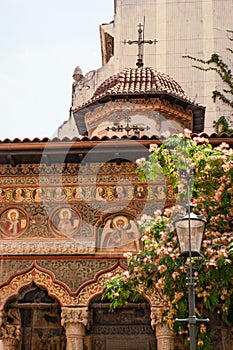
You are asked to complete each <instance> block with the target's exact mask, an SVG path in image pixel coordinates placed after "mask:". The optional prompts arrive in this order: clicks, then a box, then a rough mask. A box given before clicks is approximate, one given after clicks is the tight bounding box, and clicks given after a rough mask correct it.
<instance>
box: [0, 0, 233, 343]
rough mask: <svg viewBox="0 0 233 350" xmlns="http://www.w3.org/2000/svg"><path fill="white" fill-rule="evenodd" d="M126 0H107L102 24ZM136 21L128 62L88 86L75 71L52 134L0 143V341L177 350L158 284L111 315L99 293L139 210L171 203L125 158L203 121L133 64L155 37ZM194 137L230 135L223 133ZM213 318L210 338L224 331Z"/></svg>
mask: <svg viewBox="0 0 233 350" xmlns="http://www.w3.org/2000/svg"><path fill="white" fill-rule="evenodd" d="M131 2H132V1H131ZM131 2H130V1H129V0H127V1H123V0H121V1H115V15H116V23H115V24H114V25H113V27H114V26H116V27H117V21H119V20H120V18H121V17H122V20H123V19H124V14H123V13H122V9H123V5H124V3H125V4H127V6H129V5H130V3H131ZM137 3H142V1H140V2H139V1H138V2H137ZM150 3H153V1H150ZM158 3H159V2H158ZM146 23H147V22H142V23H141V22H140V21H138V22H137V23H135V25H133V34H134V36H135V37H136V38H135V45H134V49H133V51H132V52H134V62H132V64H130V65H129V66H128V68H125V67H124V68H123V67H119V70H118V71H116V72H115V71H114V72H113V74H109V75H108V76H107V77H106V78H105V79H103V81H102V82H101V83H100V84H99V85H98V86H97V87H96V88H95V89H94V91H93V93H92V94H91V96H87V95H85V93H86V91H88V94H89V90H91V79H90V82H88V79H87V77H85V76H83V74H82V71H81V69H80V68H79V67H77V68H76V69H75V72H74V84H73V86H72V105H71V110H70V119H69V120H68V121H66V122H65V123H64V124H63V125H62V126H61V128H60V130H59V131H58V137H55V138H53V139H47V138H44V139H37V138H36V139H34V140H29V139H27V138H25V139H24V140H19V139H15V140H13V141H12V140H9V139H6V140H3V141H1V142H0V174H1V176H0V269H1V274H0V279H1V281H0V315H1V316H0V349H3V350H6V349H7V350H119V349H122V350H123V349H125V350H152V349H153V350H165V349H167V350H174V349H176V350H184V349H185V348H184V343H183V339H182V337H177V336H176V337H175V336H174V334H173V333H172V332H171V330H170V329H169V328H168V327H167V326H166V325H164V324H162V323H161V310H162V309H163V307H164V303H165V301H164V299H163V296H162V295H161V294H160V293H159V291H158V290H155V292H154V293H153V294H151V295H146V296H145V298H144V300H143V302H140V303H129V304H128V305H127V306H126V307H124V308H122V309H118V310H116V311H115V312H114V313H110V312H109V303H108V302H106V301H105V300H102V298H101V296H102V293H103V287H104V284H105V282H106V281H107V280H109V279H110V278H111V277H112V276H115V275H117V274H124V273H125V271H126V269H127V266H126V253H127V252H130V253H136V252H138V251H139V250H140V247H141V245H142V242H141V241H140V232H139V229H138V220H139V218H140V216H141V215H143V214H147V215H150V214H151V215H152V214H153V212H154V211H155V210H156V209H164V208H166V207H169V206H172V205H173V204H174V203H175V201H176V196H175V193H174V190H173V187H172V186H171V184H170V183H169V182H168V181H167V179H166V178H164V177H162V176H161V177H159V178H157V179H156V180H154V181H150V182H142V180H141V179H140V176H139V175H138V174H137V173H136V168H137V163H136V161H137V159H138V158H141V157H147V156H148V154H149V146H150V144H158V145H161V143H162V142H163V139H164V137H166V136H167V135H168V133H170V134H172V133H180V132H182V131H183V130H184V129H185V128H188V129H191V130H192V131H193V133H194V134H199V133H203V131H204V127H205V107H204V106H203V105H201V104H199V103H197V102H196V101H195V100H194V99H192V98H191V97H189V96H188V95H187V94H186V93H185V91H184V89H183V87H182V86H181V84H180V83H179V82H178V81H177V80H175V79H174V78H172V77H171V75H168V74H167V73H164V72H162V71H161V72H159V71H158V70H157V69H156V68H153V67H152V66H151V65H150V66H149V65H146V64H145V56H144V51H143V49H145V50H146V48H145V47H146V46H147V45H148V46H152V45H157V44H155V43H154V39H155V38H154V37H153V31H151V30H150V31H149V30H148V32H144V30H145V26H146V25H147V24H146ZM110 27H111V25H109V27H108V29H106V30H105V29H104V26H101V41H102V54H103V63H104V64H105V63H107V62H108V63H109V62H111V59H112V58H113V57H111V55H113V46H112V45H113V37H114V36H113V35H111V34H110V32H111V30H112V29H111V30H110ZM117 30H119V28H118V29H116V32H115V33H117ZM126 34H127V33H126ZM149 34H150V35H151V34H152V37H147V35H149ZM131 38H132V37H131ZM131 38H130V36H127V37H126V38H125V39H126V40H131ZM114 40H116V39H114ZM151 40H152V41H153V43H151V44H150V41H151ZM128 44H129V43H128ZM125 45H127V42H126V44H125ZM114 47H115V46H114ZM108 63H107V64H108ZM103 70H104V68H103ZM96 74H97V73H93V76H94V75H96ZM90 75H91V73H90ZM88 84H89V85H88ZM79 94H80V95H79ZM80 96H81V97H80ZM83 96H84V97H85V98H84V99H83ZM206 136H207V137H210V139H211V142H212V143H213V144H216V145H217V144H220V143H221V142H222V141H226V142H228V143H229V144H230V145H231V146H232V144H233V138H232V137H229V135H225V134H223V135H222V136H221V137H218V136H217V135H216V134H212V135H211V136H208V135H206ZM213 322H214V323H213V324H212V325H211V326H212V327H215V329H218V330H219V334H218V336H217V338H216V346H217V345H218V346H220V347H221V344H223V343H222V342H223V337H222V335H221V334H223V333H224V331H225V333H226V332H228V329H225V328H224V326H223V325H222V324H221V323H219V321H218V320H217V319H215V320H213ZM222 330H223V331H222ZM221 331H222V333H221ZM225 333H224V334H225ZM229 337H230V335H229ZM229 346H231V347H229V350H230V349H232V346H233V343H232V340H230V343H229ZM216 348H217V347H216ZM222 348H223V347H222ZM225 349H226V350H228V348H225Z"/></svg>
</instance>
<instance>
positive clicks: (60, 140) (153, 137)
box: [0, 132, 233, 151]
mask: <svg viewBox="0 0 233 350" xmlns="http://www.w3.org/2000/svg"><path fill="white" fill-rule="evenodd" d="M196 136H201V137H205V138H208V139H209V140H210V142H211V141H214V140H216V141H222V140H223V139H224V141H225V140H226V142H228V141H231V142H233V134H227V133H225V132H224V133H222V134H220V135H218V134H216V133H215V132H214V133H211V134H207V133H205V132H202V133H195V132H194V133H192V137H196ZM121 139H122V140H124V139H126V140H151V141H153V140H163V137H161V136H158V135H151V136H147V135H143V136H142V137H137V136H135V135H133V136H130V137H128V136H126V135H123V136H120V137H118V136H116V135H115V136H112V137H108V136H103V137H98V136H93V137H88V136H81V137H73V138H69V137H63V138H59V137H53V138H51V139H50V138H48V137H44V138H42V139H39V138H34V139H32V140H31V139H29V138H24V139H19V138H15V139H13V140H10V139H8V138H7V139H4V140H0V146H1V145H7V144H15V145H17V144H18V145H19V146H20V145H22V144H23V145H27V144H28V145H30V144H38V145H39V144H46V143H49V144H53V143H66V142H67V143H70V142H71V143H75V142H77V143H78V142H84V141H86V142H89V141H90V142H92V141H94V142H95V141H111V140H121ZM10 150H11V147H9V151H10Z"/></svg>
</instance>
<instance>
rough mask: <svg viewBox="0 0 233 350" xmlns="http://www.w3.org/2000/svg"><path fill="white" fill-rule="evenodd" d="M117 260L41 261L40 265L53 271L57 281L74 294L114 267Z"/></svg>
mask: <svg viewBox="0 0 233 350" xmlns="http://www.w3.org/2000/svg"><path fill="white" fill-rule="evenodd" d="M115 263H116V260H114V259H110V260H102V259H87V260H61V261H57V260H40V261H38V265H40V266H41V267H43V268H44V269H46V270H49V271H52V272H53V273H54V275H55V277H56V279H57V280H59V281H61V282H63V283H65V284H66V285H67V286H68V287H69V289H70V290H71V291H72V292H75V291H77V289H78V288H79V287H80V286H81V285H82V284H84V283H85V282H88V281H90V280H92V279H94V277H95V275H96V274H97V273H98V272H100V271H103V270H105V271H106V270H107V269H109V268H111V266H114V264H115Z"/></svg>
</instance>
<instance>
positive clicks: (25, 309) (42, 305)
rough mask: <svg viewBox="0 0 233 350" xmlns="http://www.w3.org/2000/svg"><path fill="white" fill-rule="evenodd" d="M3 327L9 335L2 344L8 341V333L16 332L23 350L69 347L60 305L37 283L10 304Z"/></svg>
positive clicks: (53, 349) (14, 298) (62, 348)
mask: <svg viewBox="0 0 233 350" xmlns="http://www.w3.org/2000/svg"><path fill="white" fill-rule="evenodd" d="M2 328H3V330H4V329H5V332H6V334H5V336H3V342H4V343H7V342H9V336H10V334H9V330H10V331H11V332H12V331H13V330H14V334H15V336H17V335H18V340H19V341H18V343H19V344H18V346H17V347H16V348H17V349H20V350H42V349H43V350H65V348H66V337H65V331H64V329H63V327H62V326H61V308H60V304H59V303H58V301H57V300H56V299H55V298H53V297H51V296H49V295H48V293H47V291H46V290H45V289H43V288H42V287H38V286H37V285H36V284H34V283H32V284H30V285H29V286H27V287H24V288H22V289H21V290H20V291H19V293H18V295H17V296H14V297H12V298H11V299H10V300H9V301H8V302H7V304H6V305H5V308H4V322H3V326H2ZM8 329H9V330H8ZM17 332H18V333H17Z"/></svg>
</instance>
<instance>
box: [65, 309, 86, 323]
mask: <svg viewBox="0 0 233 350" xmlns="http://www.w3.org/2000/svg"><path fill="white" fill-rule="evenodd" d="M77 323H80V324H82V325H83V326H84V327H87V325H88V308H87V307H62V313H61V325H62V326H65V327H66V326H67V324H77Z"/></svg>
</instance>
